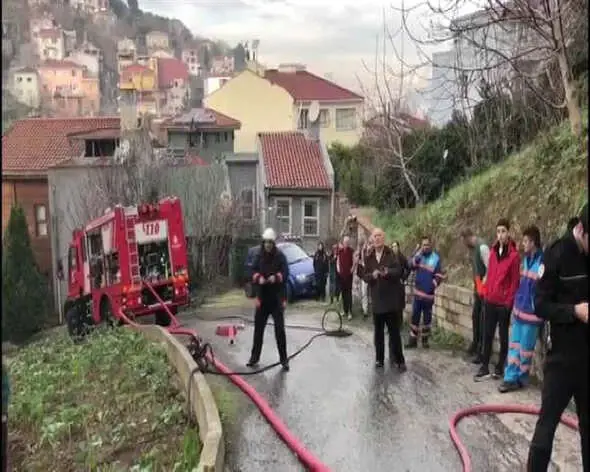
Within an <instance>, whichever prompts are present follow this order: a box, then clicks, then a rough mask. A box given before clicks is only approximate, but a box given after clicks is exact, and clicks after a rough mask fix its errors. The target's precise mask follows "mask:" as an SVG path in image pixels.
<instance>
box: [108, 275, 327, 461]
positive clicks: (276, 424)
mask: <svg viewBox="0 0 590 472" xmlns="http://www.w3.org/2000/svg"><path fill="white" fill-rule="evenodd" d="M144 285H145V286H146V287H147V288H148V289H149V290H150V291H151V292H152V294H153V295H154V297H155V298H156V300H157V301H158V303H160V305H161V306H162V307H163V308H164V310H165V311H166V313H167V314H168V316H169V317H170V321H171V324H170V326H169V327H168V332H169V333H170V334H174V335H182V336H189V337H190V338H191V339H197V338H198V334H197V332H196V331H194V330H192V329H187V328H182V327H181V326H180V323H179V322H178V320H177V318H176V317H175V316H174V315H173V314H172V312H171V311H170V309H169V308H168V306H167V305H166V303H165V302H164V301H163V300H162V299H161V298H160V296H159V295H158V294H157V293H156V291H155V290H154V288H153V287H152V285H151V284H149V283H146V282H144ZM119 316H120V318H121V319H122V320H123V321H124V322H125V323H127V324H129V325H131V326H136V327H138V326H141V325H139V324H138V323H136V322H134V321H132V320H130V319H129V318H128V317H127V316H126V315H125V314H124V313H123V311H122V310H120V311H119ZM208 360H209V362H211V363H212V364H213V365H214V366H215V368H216V369H217V370H219V371H220V372H221V373H222V374H225V375H226V376H227V377H229V379H230V380H231V381H232V382H233V383H234V384H235V385H236V386H237V387H238V388H239V389H240V390H241V391H242V392H244V393H245V394H246V395H247V396H248V397H249V398H250V399H251V400H252V402H253V403H254V404H255V405H256V407H257V408H258V409H259V410H260V413H261V414H262V416H264V417H265V418H266V420H267V421H268V422H269V423H270V425H271V426H272V428H273V429H274V430H275V431H276V432H277V434H278V435H279V437H280V438H281V439H282V440H283V442H284V443H285V444H286V445H287V447H288V448H289V449H291V451H293V453H294V454H295V455H296V456H297V458H298V459H299V461H300V462H301V463H302V464H303V465H304V466H305V467H306V469H307V470H310V471H311V472H330V469H329V468H328V466H326V465H325V464H323V463H322V462H321V461H320V460H319V459H318V458H317V457H316V456H315V455H314V454H313V453H312V452H311V451H309V450H308V449H307V448H306V447H305V446H304V445H303V443H302V442H301V441H300V440H299V439H298V438H297V437H296V436H295V435H294V434H293V433H291V431H289V429H288V428H287V426H286V425H285V423H283V421H282V420H281V418H279V416H278V415H277V414H276V412H275V411H274V410H273V409H272V408H271V406H270V405H269V404H268V402H267V401H266V400H265V399H264V398H263V397H262V396H261V395H260V394H259V393H258V392H257V391H256V390H255V389H254V388H253V387H252V386H251V385H250V384H249V383H248V382H246V381H245V380H244V379H243V378H242V377H240V376H239V375H236V374H232V372H231V370H230V369H228V368H227V366H225V365H224V364H223V363H221V362H220V361H218V360H217V359H215V358H214V357H213V356H211V355H210V354H208Z"/></svg>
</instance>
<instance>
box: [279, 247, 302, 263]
mask: <svg viewBox="0 0 590 472" xmlns="http://www.w3.org/2000/svg"><path fill="white" fill-rule="evenodd" d="M279 249H280V250H281V251H282V253H283V254H284V255H285V258H286V259H287V264H295V263H296V262H299V261H302V260H304V259H307V258H308V257H309V256H308V255H307V254H306V253H305V251H304V250H303V249H301V248H300V247H299V246H297V244H281V246H280V248H279Z"/></svg>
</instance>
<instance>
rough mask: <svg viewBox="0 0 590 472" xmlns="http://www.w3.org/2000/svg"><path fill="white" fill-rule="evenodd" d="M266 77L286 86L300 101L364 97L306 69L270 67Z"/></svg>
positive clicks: (280, 85)
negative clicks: (287, 70) (289, 69)
mask: <svg viewBox="0 0 590 472" xmlns="http://www.w3.org/2000/svg"><path fill="white" fill-rule="evenodd" d="M264 78H265V79H267V80H269V81H270V82H272V83H273V84H275V85H278V86H279V87H282V88H284V89H285V90H286V91H287V92H289V94H290V95H291V96H292V97H293V98H294V99H295V100H299V101H311V100H318V101H339V100H362V99H363V97H361V96H360V95H358V94H356V93H354V92H351V91H350V90H348V89H345V88H344V87H340V85H336V84H335V83H334V82H330V81H329V80H326V79H322V78H321V77H318V76H317V75H314V74H312V73H310V72H308V71H306V70H298V71H293V72H280V71H278V70H277V69H269V70H267V71H265V72H264Z"/></svg>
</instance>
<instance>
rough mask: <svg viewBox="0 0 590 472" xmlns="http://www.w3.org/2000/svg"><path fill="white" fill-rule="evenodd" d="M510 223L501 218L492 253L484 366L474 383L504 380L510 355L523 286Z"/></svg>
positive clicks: (487, 286) (487, 278)
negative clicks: (518, 295) (496, 351)
mask: <svg viewBox="0 0 590 472" xmlns="http://www.w3.org/2000/svg"><path fill="white" fill-rule="evenodd" d="M509 231H510V222H509V221H508V220H507V219H505V218H502V219H501V220H500V221H498V224H497V225H496V243H495V244H494V245H493V247H492V250H491V251H490V260H489V263H488V272H487V275H486V281H485V287H486V293H485V319H484V344H483V356H482V357H483V359H482V360H483V362H482V364H481V367H480V368H479V371H478V372H477V374H476V375H475V381H476V382H478V381H481V380H485V379H488V378H490V377H494V378H502V377H503V376H504V364H505V363H506V356H507V355H508V332H509V329H510V313H511V311H512V305H513V304H514V297H515V295H516V291H517V290H518V284H519V283H520V255H519V254H518V249H517V248H516V244H515V243H514V241H513V240H512V238H510V233H509ZM496 326H498V331H499V336H500V353H499V356H498V363H497V364H496V368H495V369H494V373H493V374H492V375H490V368H489V364H490V357H491V355H492V344H493V342H494V336H495V334H496Z"/></svg>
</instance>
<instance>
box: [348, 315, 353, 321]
mask: <svg viewBox="0 0 590 472" xmlns="http://www.w3.org/2000/svg"><path fill="white" fill-rule="evenodd" d="M347 320H348V321H352V315H351V314H350V313H349V314H348V318H347Z"/></svg>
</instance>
